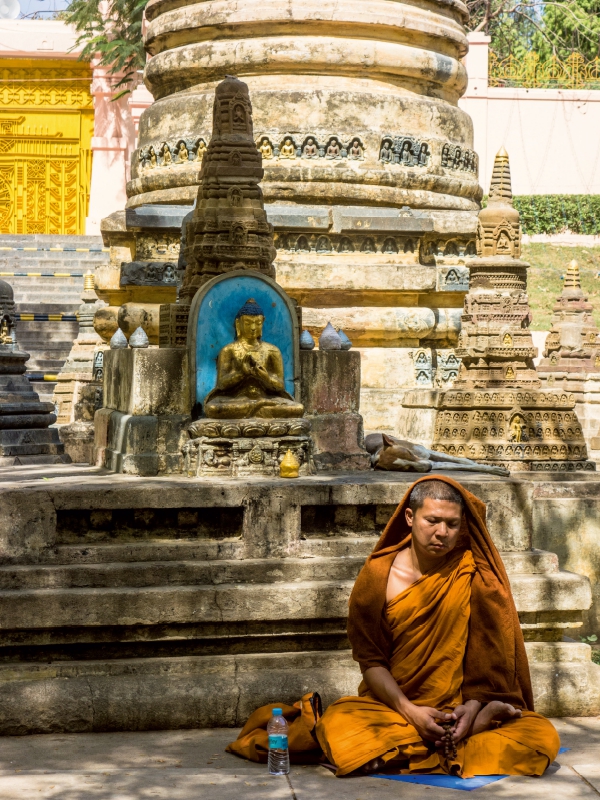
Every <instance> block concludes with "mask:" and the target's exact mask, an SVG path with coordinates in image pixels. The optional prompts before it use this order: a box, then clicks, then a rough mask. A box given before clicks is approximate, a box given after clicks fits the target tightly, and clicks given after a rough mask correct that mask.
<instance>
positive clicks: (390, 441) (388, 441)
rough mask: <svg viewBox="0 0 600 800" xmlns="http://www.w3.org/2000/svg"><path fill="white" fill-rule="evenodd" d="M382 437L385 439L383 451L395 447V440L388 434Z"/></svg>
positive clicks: (383, 434)
mask: <svg viewBox="0 0 600 800" xmlns="http://www.w3.org/2000/svg"><path fill="white" fill-rule="evenodd" d="M381 436H382V438H383V449H384V450H386V449H387V448H388V447H393V446H394V440H393V439H390V437H389V436H388V435H387V433H382V434H381Z"/></svg>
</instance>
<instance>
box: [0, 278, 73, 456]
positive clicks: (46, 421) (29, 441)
mask: <svg viewBox="0 0 600 800" xmlns="http://www.w3.org/2000/svg"><path fill="white" fill-rule="evenodd" d="M14 314H15V301H14V294H13V290H12V286H10V285H9V284H8V283H6V281H0V466H3V467H9V466H14V465H17V464H60V463H68V462H69V461H70V460H71V459H70V458H69V456H67V455H65V451H64V446H63V445H62V444H61V442H60V439H59V438H58V430H57V429H56V428H50V427H49V426H50V425H52V424H53V423H54V422H56V415H55V414H54V413H53V411H54V406H53V405H52V403H42V402H40V398H39V397H38V395H37V392H35V391H34V390H33V387H32V385H31V383H30V382H29V379H28V378H27V377H26V376H25V371H26V367H25V362H26V361H27V360H28V358H29V354H28V353H23V352H22V351H20V350H19V349H18V348H17V341H16V337H15V317H14Z"/></svg>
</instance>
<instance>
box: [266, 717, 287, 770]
mask: <svg viewBox="0 0 600 800" xmlns="http://www.w3.org/2000/svg"><path fill="white" fill-rule="evenodd" d="M267 733H268V734H269V774H270V775H287V774H288V773H289V771H290V753H289V750H288V724H287V722H286V721H285V717H283V716H282V713H281V709H280V708H274V709H273V716H272V717H271V719H270V720H269V724H268V725H267Z"/></svg>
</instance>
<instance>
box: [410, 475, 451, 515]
mask: <svg viewBox="0 0 600 800" xmlns="http://www.w3.org/2000/svg"><path fill="white" fill-rule="evenodd" d="M427 497H430V498H431V499H432V500H446V501H447V502H449V503H456V504H457V505H459V506H460V510H461V513H462V512H463V510H464V503H463V499H462V495H461V493H460V492H459V491H457V490H456V489H455V488H454V486H450V484H449V483H446V482H445V481H436V480H433V481H421V483H417V485H416V486H415V488H414V489H413V490H412V492H411V493H410V497H409V499H408V507H409V508H410V509H411V511H412V512H413V514H414V512H415V511H416V510H417V509H419V508H422V507H423V503H424V502H425V499H426V498H427Z"/></svg>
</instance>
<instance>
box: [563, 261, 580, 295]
mask: <svg viewBox="0 0 600 800" xmlns="http://www.w3.org/2000/svg"><path fill="white" fill-rule="evenodd" d="M563 285H564V288H565V289H581V279H580V277H579V264H578V263H577V261H575V259H573V261H571V263H570V264H569V266H568V267H567V274H566V275H565V282H564V284H563Z"/></svg>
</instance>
